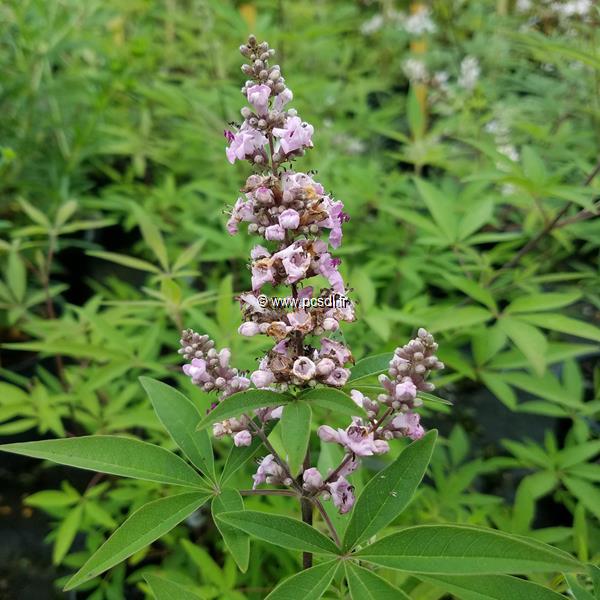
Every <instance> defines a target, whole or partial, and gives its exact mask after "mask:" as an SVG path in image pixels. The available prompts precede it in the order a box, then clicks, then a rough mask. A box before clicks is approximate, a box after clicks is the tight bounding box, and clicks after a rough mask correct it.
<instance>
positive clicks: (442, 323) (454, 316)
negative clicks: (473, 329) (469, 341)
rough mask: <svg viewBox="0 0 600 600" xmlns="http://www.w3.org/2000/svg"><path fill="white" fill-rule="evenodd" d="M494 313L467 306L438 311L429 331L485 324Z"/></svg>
mask: <svg viewBox="0 0 600 600" xmlns="http://www.w3.org/2000/svg"><path fill="white" fill-rule="evenodd" d="M492 316H493V315H492V313H491V312H490V311H489V310H487V309H485V308H483V307H482V306H465V307H464V308H456V307H454V308H448V309H442V310H440V311H439V312H438V311H436V313H435V315H432V317H431V319H430V321H429V323H428V327H427V328H428V329H429V330H430V331H432V332H436V333H437V332H439V331H448V330H452V329H463V328H465V327H470V326H472V325H478V324H479V323H485V322H486V321H489V320H490V319H491V318H492Z"/></svg>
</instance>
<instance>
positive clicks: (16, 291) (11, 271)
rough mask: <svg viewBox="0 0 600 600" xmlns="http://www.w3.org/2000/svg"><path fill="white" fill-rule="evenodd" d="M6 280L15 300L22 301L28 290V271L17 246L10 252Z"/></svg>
mask: <svg viewBox="0 0 600 600" xmlns="http://www.w3.org/2000/svg"><path fill="white" fill-rule="evenodd" d="M6 282H7V283H8V286H9V287H10V291H11V292H12V294H13V296H14V297H15V300H17V302H21V301H22V300H23V298H24V297H25V292H26V291H27V273H26V271H25V264H24V263H23V260H22V259H21V257H20V256H19V253H18V252H17V250H16V248H12V249H11V251H10V253H9V254H8V265H7V270H6Z"/></svg>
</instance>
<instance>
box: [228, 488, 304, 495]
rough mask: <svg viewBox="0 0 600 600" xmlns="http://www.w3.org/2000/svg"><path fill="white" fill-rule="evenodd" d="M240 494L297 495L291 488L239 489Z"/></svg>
mask: <svg viewBox="0 0 600 600" xmlns="http://www.w3.org/2000/svg"><path fill="white" fill-rule="evenodd" d="M239 492H240V494H241V495H242V496H297V495H298V494H296V492H292V491H291V490H278V489H269V490H239Z"/></svg>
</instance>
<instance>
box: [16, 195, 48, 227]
mask: <svg viewBox="0 0 600 600" xmlns="http://www.w3.org/2000/svg"><path fill="white" fill-rule="evenodd" d="M18 201H19V204H20V205H21V208H22V209H23V212H24V213H25V214H26V215H27V216H28V217H29V218H30V219H31V220H32V221H33V222H34V223H37V224H38V225H41V226H42V227H43V228H44V229H46V230H50V229H52V226H51V225H50V221H49V219H48V217H47V216H46V215H45V214H44V213H43V212H42V211H41V210H39V209H37V208H35V206H33V204H31V203H29V202H27V200H25V199H24V198H19V199H18Z"/></svg>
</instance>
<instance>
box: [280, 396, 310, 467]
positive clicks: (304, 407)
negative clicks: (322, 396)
mask: <svg viewBox="0 0 600 600" xmlns="http://www.w3.org/2000/svg"><path fill="white" fill-rule="evenodd" d="M311 417H312V412H311V410H310V406H309V405H308V404H307V403H306V402H303V401H301V400H296V401H295V402H292V403H290V404H287V405H286V406H284V407H283V414H282V415H281V441H282V443H283V447H284V448H285V451H286V452H287V459H288V464H289V467H290V471H291V472H292V475H294V476H295V475H297V474H298V472H299V471H300V467H301V466H302V462H303V461H304V457H305V456H306V450H307V448H308V440H309V438H310V422H311Z"/></svg>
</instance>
